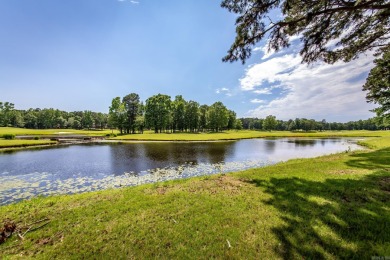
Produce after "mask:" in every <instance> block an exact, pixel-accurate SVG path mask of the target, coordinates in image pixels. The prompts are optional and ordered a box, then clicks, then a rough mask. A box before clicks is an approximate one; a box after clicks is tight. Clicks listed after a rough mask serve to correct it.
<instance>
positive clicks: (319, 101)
mask: <svg viewBox="0 0 390 260" xmlns="http://www.w3.org/2000/svg"><path fill="white" fill-rule="evenodd" d="M372 60H373V57H372V55H362V56H361V57H360V58H359V59H356V60H353V61H351V62H349V63H343V62H337V63H335V64H333V65H330V64H324V63H318V64H315V65H311V66H308V65H306V64H301V57H300V56H299V55H298V54H288V55H284V56H280V57H276V58H273V59H269V60H267V61H264V62H261V63H259V64H256V65H253V66H251V67H249V68H248V69H247V70H246V72H245V75H244V77H243V78H241V79H240V88H241V90H244V91H251V92H253V93H256V94H268V93H270V92H271V89H272V88H275V87H283V88H285V89H287V93H284V95H283V96H281V97H279V98H278V99H274V100H272V101H271V102H269V103H268V104H265V105H261V106H259V107H258V108H256V109H254V110H251V111H248V116H254V117H264V115H269V114H272V115H275V116H277V117H278V118H280V119H289V118H295V117H307V118H315V119H322V118H325V119H328V120H337V121H343V120H349V118H352V119H351V120H355V119H360V118H367V117H369V116H374V114H373V113H371V112H369V110H370V109H372V108H373V106H372V105H370V104H367V103H366V101H365V93H364V92H363V91H361V89H362V85H363V84H364V82H365V76H366V74H367V73H368V71H369V70H370V69H371V68H372V67H373V64H372ZM272 84H277V85H278V86H275V85H274V86H272ZM270 85H271V86H270ZM255 103H256V102H255Z"/></svg>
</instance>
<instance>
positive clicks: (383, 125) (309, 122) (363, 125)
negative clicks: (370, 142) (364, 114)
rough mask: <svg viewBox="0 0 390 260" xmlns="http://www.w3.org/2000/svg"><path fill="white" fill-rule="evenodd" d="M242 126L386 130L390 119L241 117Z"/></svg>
mask: <svg viewBox="0 0 390 260" xmlns="http://www.w3.org/2000/svg"><path fill="white" fill-rule="evenodd" d="M240 120H241V122H242V128H243V129H248V130H277V131H332V130H333V131H334V130H336V131H339V130H381V129H383V130H385V129H389V128H390V120H389V119H388V118H384V117H374V118H370V119H367V120H358V121H350V122H346V123H339V122H327V121H326V120H325V119H323V120H321V121H316V120H314V119H306V118H296V119H290V120H287V121H283V120H277V119H276V118H275V116H267V117H266V118H264V119H263V118H240Z"/></svg>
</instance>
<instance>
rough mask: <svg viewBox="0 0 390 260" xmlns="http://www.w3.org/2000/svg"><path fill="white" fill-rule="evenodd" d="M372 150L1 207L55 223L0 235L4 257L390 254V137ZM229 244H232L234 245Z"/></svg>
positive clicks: (2, 211) (8, 213)
mask: <svg viewBox="0 0 390 260" xmlns="http://www.w3.org/2000/svg"><path fill="white" fill-rule="evenodd" d="M366 142H367V145H369V146H371V147H373V148H375V149H373V150H367V151H359V152H352V153H340V154H335V155H329V156H323V157H319V158H314V159H296V160H291V161H288V162H285V163H280V164H277V165H274V166H269V167H265V168H259V169H251V170H247V171H242V172H236V173H231V174H226V175H215V176H209V177H202V178H193V179H185V180H179V181H170V182H164V183H157V184H151V185H143V186H139V187H128V188H122V189H114V190H105V191H99V192H91V193H84V194H77V195H67V196H55V197H48V198H35V199H32V200H28V201H24V202H21V203H17V204H13V205H8V206H2V207H0V220H4V219H5V218H10V219H12V220H14V221H16V222H17V223H18V225H19V226H23V225H26V223H32V222H35V221H37V220H40V219H42V218H46V217H47V218H50V220H51V221H50V223H49V224H48V225H46V226H44V227H42V228H40V229H37V230H35V231H32V232H28V233H27V234H26V235H25V239H24V240H20V239H18V238H17V237H16V236H13V237H12V238H11V239H9V240H7V241H6V243H4V244H1V245H0V255H1V256H3V257H4V258H6V259H8V258H10V259H13V258H40V259H54V258H55V259H57V258H58V259H91V258H106V259H116V258H122V259H123V258H130V259H132V258H135V259H149V258H162V259H188V258H191V259H209V258H218V259H221V258H227V259H340V258H343V259H351V258H356V259H370V258H371V257H372V256H389V255H390V225H389V223H390V137H382V138H378V139H371V140H368V141H366ZM229 244H230V247H229Z"/></svg>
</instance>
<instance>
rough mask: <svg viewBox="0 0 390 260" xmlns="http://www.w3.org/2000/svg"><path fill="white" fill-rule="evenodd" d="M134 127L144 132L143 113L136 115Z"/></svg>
mask: <svg viewBox="0 0 390 260" xmlns="http://www.w3.org/2000/svg"><path fill="white" fill-rule="evenodd" d="M135 127H136V129H137V130H138V132H139V133H140V134H142V133H143V132H144V127H145V116H144V115H138V116H137V117H136V118H135Z"/></svg>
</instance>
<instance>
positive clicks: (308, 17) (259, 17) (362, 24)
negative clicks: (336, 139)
mask: <svg viewBox="0 0 390 260" xmlns="http://www.w3.org/2000/svg"><path fill="white" fill-rule="evenodd" d="M221 6H222V7H223V8H226V9H227V10H229V11H230V12H233V13H235V14H236V15H237V19H236V33H237V35H236V38H235V40H234V42H233V44H232V45H231V47H230V49H229V50H228V54H227V55H226V56H225V57H224V58H223V61H230V62H233V61H237V60H241V61H242V62H243V63H244V62H245V61H246V60H247V59H248V58H249V57H250V56H251V52H252V49H253V46H254V45H255V44H257V43H258V42H260V41H261V40H264V41H267V42H268V48H269V49H270V50H274V51H278V50H280V49H282V48H285V47H288V46H289V45H290V39H291V37H292V36H296V37H298V38H300V40H301V42H302V45H301V50H300V54H301V56H302V62H304V63H313V62H315V61H319V60H322V61H324V62H327V63H330V64H333V63H335V62H336V61H338V60H343V61H345V62H349V61H351V60H353V59H355V58H357V57H358V56H359V55H360V54H362V53H365V52H367V51H371V50H374V51H375V55H376V56H377V59H376V60H375V67H374V68H373V69H372V70H371V72H370V74H369V76H368V78H367V82H366V84H365V85H364V86H363V90H364V91H367V102H373V103H376V104H378V105H379V107H378V108H376V109H375V110H374V111H375V112H376V113H377V116H379V117H382V118H383V120H388V119H389V118H390V69H389V68H390V1H389V0H348V1H344V0H342V1H339V0H328V1H290V0H278V1H270V0H257V1H247V0H223V1H222V3H221ZM276 10H279V11H280V13H281V14H282V15H278V16H275V15H274V16H273V17H272V15H270V13H271V14H272V12H275V11H276ZM270 16H271V17H272V18H270Z"/></svg>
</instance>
